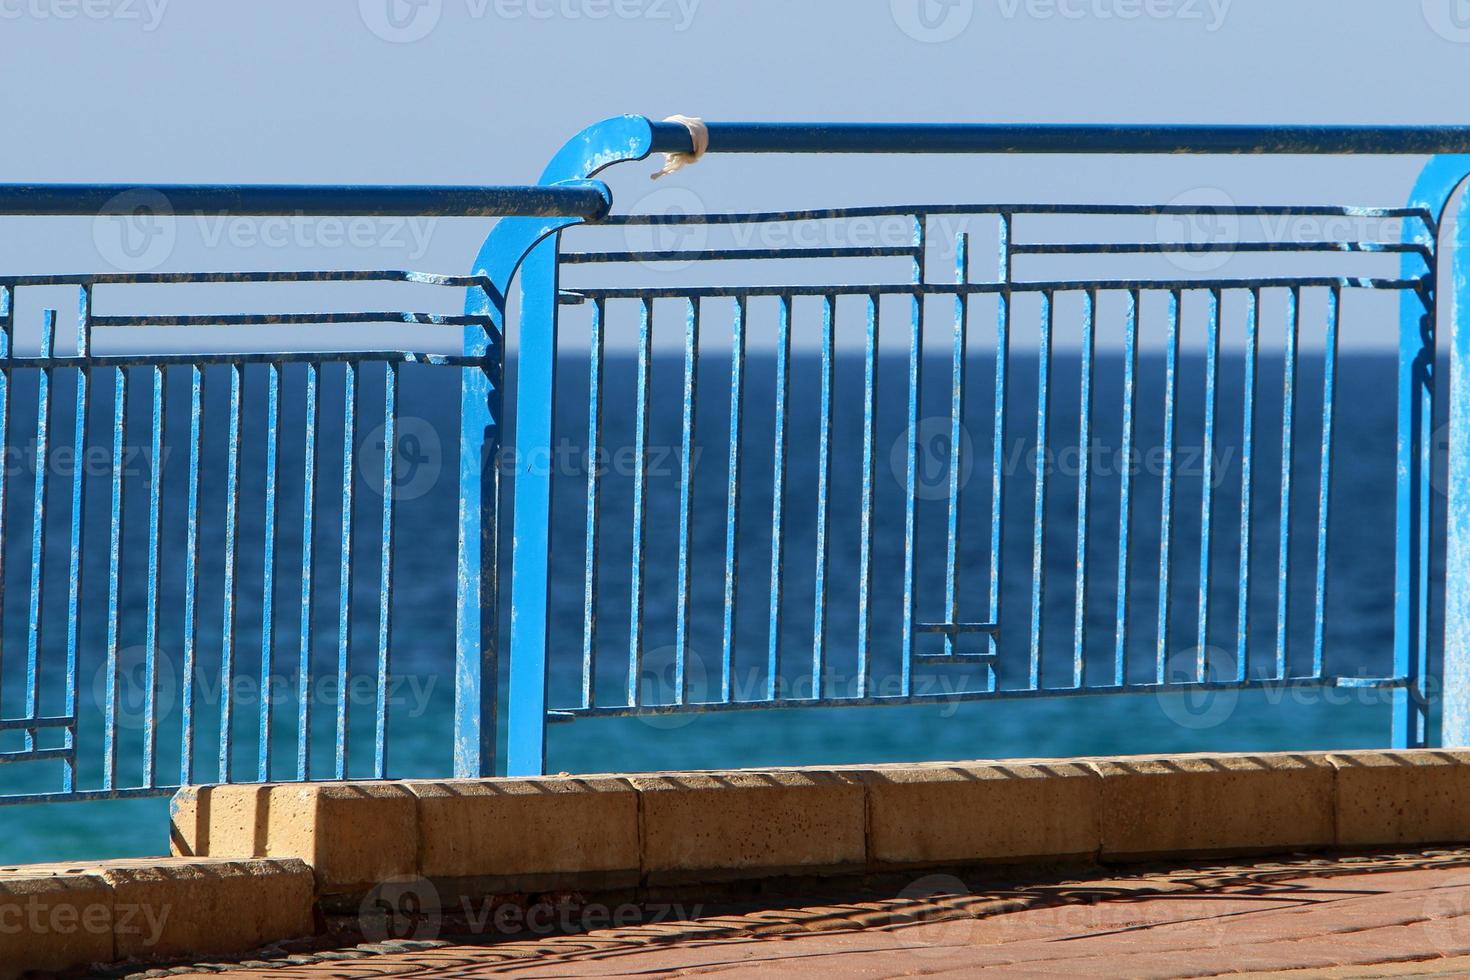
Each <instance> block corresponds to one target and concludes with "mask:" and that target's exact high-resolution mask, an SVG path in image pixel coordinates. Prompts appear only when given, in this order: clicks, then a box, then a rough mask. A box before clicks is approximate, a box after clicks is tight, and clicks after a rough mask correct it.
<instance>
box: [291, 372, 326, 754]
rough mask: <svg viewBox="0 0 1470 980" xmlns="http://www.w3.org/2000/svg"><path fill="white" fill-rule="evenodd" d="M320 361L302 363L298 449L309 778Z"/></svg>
mask: <svg viewBox="0 0 1470 980" xmlns="http://www.w3.org/2000/svg"><path fill="white" fill-rule="evenodd" d="M320 376H321V365H319V364H317V363H315V362H312V361H309V362H307V364H306V419H305V422H304V425H303V429H304V434H303V440H304V444H303V446H302V451H301V633H300V647H299V652H298V656H297V667H296V672H297V686H298V691H297V696H298V697H299V698H300V700H299V701H298V702H297V704H296V778H297V779H300V780H301V781H302V782H305V781H306V780H308V779H310V778H311V704H312V699H313V698H314V697H315V693H316V692H315V684H314V681H315V677H314V676H313V673H312V666H311V653H312V619H313V613H314V611H315V609H316V588H315V582H314V581H313V579H314V577H315V574H316V443H317V431H318V427H319V425H320V423H319V422H318V412H319V411H320V408H321V390H320V381H319V379H320Z"/></svg>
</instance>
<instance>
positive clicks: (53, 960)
mask: <svg viewBox="0 0 1470 980" xmlns="http://www.w3.org/2000/svg"><path fill="white" fill-rule="evenodd" d="M313 891H314V877H313V875H312V871H311V868H309V867H308V866H307V865H306V864H305V863H304V862H302V861H299V860H244V861H231V860H220V859H178V858H139V859H133V860H120V861H103V862H90V863H89V862H81V863H76V864H49V865H29V866H22V867H17V868H5V869H0V980H10V978H12V977H18V976H21V975H22V973H23V971H25V970H64V969H70V968H76V967H79V966H87V965H90V964H93V963H109V962H113V961H116V960H122V959H138V960H149V959H160V958H163V959H166V958H169V957H177V956H183V955H190V956H194V955H231V954H236V953H244V952H248V951H250V950H253V949H257V948H259V947H260V946H262V945H264V944H265V943H268V942H274V941H277V940H281V939H290V938H295V937H298V936H307V935H311V933H312V932H313V913H312V908H313V897H314V896H313ZM17 927H18V928H17Z"/></svg>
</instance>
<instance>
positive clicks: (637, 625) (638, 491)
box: [628, 299, 653, 705]
mask: <svg viewBox="0 0 1470 980" xmlns="http://www.w3.org/2000/svg"><path fill="white" fill-rule="evenodd" d="M652 370H653V306H652V303H651V302H650V301H649V300H646V299H644V300H640V301H639V303H638V395H637V398H638V403H637V406H636V407H635V410H634V412H635V414H634V419H633V458H634V464H633V465H634V466H635V469H634V471H633V561H632V570H631V575H632V581H631V583H630V587H629V595H630V599H631V603H632V608H631V609H630V611H629V625H628V704H629V705H636V704H639V703H640V701H639V695H640V691H639V687H640V685H641V683H642V679H643V592H644V581H643V572H644V546H645V544H646V542H647V539H648V527H647V511H648V412H649V405H648V400H649V392H650V385H649V381H650V378H649V375H650V373H651V371H652Z"/></svg>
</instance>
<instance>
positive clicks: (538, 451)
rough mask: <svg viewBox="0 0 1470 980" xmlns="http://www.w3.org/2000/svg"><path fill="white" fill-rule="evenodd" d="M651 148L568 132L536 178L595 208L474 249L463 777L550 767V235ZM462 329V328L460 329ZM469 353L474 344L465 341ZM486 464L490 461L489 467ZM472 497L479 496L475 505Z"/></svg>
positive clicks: (618, 136) (611, 127) (525, 220)
mask: <svg viewBox="0 0 1470 980" xmlns="http://www.w3.org/2000/svg"><path fill="white" fill-rule="evenodd" d="M652 149H653V133H652V129H651V127H650V125H649V123H648V120H646V119H644V118H642V117H640V116H624V117H620V118H616V119H609V120H607V121H605V122H602V123H598V124H597V125H595V126H592V127H590V128H588V129H587V130H584V131H583V132H582V133H580V134H578V135H577V136H576V137H574V138H573V139H572V140H570V141H569V142H568V143H567V144H566V145H565V146H564V147H562V149H561V151H560V152H559V153H558V154H557V155H556V156H555V157H554V158H553V159H552V161H551V163H550V164H548V165H547V167H546V170H545V172H544V173H543V174H542V177H541V184H542V185H543V186H550V185H560V186H562V187H572V186H576V187H590V188H595V189H596V190H597V191H598V193H599V194H600V195H601V197H602V201H603V207H602V209H601V210H600V211H599V212H597V213H595V214H587V215H581V216H573V217H551V218H540V217H534V218H533V217H519V218H507V219H505V220H503V221H501V222H500V223H499V224H497V225H496V226H495V228H494V230H493V231H492V232H491V234H490V236H489V238H488V239H487V240H486V242H485V244H484V246H483V247H482V248H481V250H480V255H479V257H478V258H477V260H476V263H475V275H478V276H482V277H484V279H485V286H484V287H483V288H482V289H474V290H471V293H472V296H471V303H472V304H473V303H474V301H475V297H474V294H479V295H480V296H481V297H482V298H484V297H488V302H485V303H484V305H483V306H482V307H481V308H480V309H479V310H472V312H488V314H489V316H490V318H491V319H492V320H493V321H494V322H495V324H496V325H497V327H498V328H499V329H498V330H497V331H496V336H494V337H492V338H491V351H490V358H489V360H490V361H492V362H493V363H494V365H495V369H494V371H493V372H491V373H489V374H487V375H486V377H485V378H484V379H483V380H477V378H478V376H477V375H476V374H475V373H473V372H468V371H467V372H466V377H467V380H466V382H465V385H464V394H463V398H462V405H461V412H462V415H461V426H460V427H461V436H460V567H459V622H458V649H457V651H456V658H457V663H456V671H455V774H456V775H457V776H460V777H473V776H488V775H495V774H496V770H497V768H498V769H499V770H500V771H501V772H503V773H504V774H505V775H511V776H527V775H540V774H541V773H542V772H543V771H544V770H545V767H546V712H547V698H546V668H547V656H546V654H547V641H548V630H549V627H550V618H549V611H550V601H549V600H550V596H549V588H550V580H549V575H550V567H551V566H550V557H551V479H552V467H551V460H552V452H551V450H552V444H551V439H552V431H551V424H552V416H553V413H554V405H555V403H554V389H555V380H556V378H555V364H556V318H557V239H556V233H557V232H558V231H559V230H560V229H562V228H564V227H566V226H568V225H572V224H577V223H579V222H581V221H582V220H584V219H586V218H591V219H593V220H595V219H597V218H600V217H602V215H604V214H606V213H607V210H608V209H610V208H611V207H612V197H611V194H610V192H609V191H608V190H607V187H606V186H605V185H603V184H601V183H599V182H594V181H588V180H587V178H589V177H591V176H592V175H593V174H595V173H596V172H597V171H599V170H601V169H602V168H603V167H606V166H610V165H611V164H614V163H620V162H623V161H626V160H641V159H643V158H644V157H646V156H648V154H649V153H650V152H651V151H652ZM518 270H519V271H520V273H521V279H520V284H521V304H520V322H519V325H518V330H517V332H516V336H517V348H516V359H515V360H516V425H515V435H514V440H513V445H514V451H513V455H512V456H510V457H509V458H511V459H513V460H514V462H515V469H514V471H513V475H512V477H511V478H512V479H513V480H514V481H515V483H514V486H515V505H514V513H513V514H512V517H511V520H512V540H513V542H514V543H513V545H512V549H511V583H510V588H511V596H510V637H509V643H510V649H509V655H510V665H509V684H508V692H507V697H506V700H505V703H504V705H503V706H502V705H500V703H499V699H500V691H499V689H498V686H497V671H498V666H497V659H496V656H495V649H496V643H497V624H496V618H495V601H496V600H495V596H496V594H497V593H496V590H495V585H496V571H495V554H496V547H495V543H496V540H497V534H496V527H497V522H498V520H499V517H498V515H497V513H496V507H495V504H496V501H497V500H498V492H497V490H496V489H495V488H494V487H495V481H496V480H497V478H498V474H499V468H498V463H499V456H500V450H501V445H500V438H499V436H500V429H499V419H500V404H499V397H500V391H501V387H502V386H501V383H500V373H501V371H502V368H503V364H504V359H505V355H504V352H503V342H504V339H505V337H506V333H505V330H504V327H505V306H506V304H505V300H504V297H506V296H507V295H508V294H509V290H510V283H511V280H512V279H513V278H514V277H515V275H516V273H517V271H518ZM466 336H467V338H469V336H470V335H469V334H467V335H466ZM466 352H467V353H474V352H475V350H474V349H473V348H472V347H471V346H470V345H469V343H468V340H467V346H466ZM486 467H494V469H492V470H490V471H488V472H487V469H486ZM476 502H478V506H476ZM502 710H503V711H504V714H505V718H506V752H505V759H504V763H503V764H502V765H500V766H498V767H497V766H496V765H495V761H494V759H495V739H496V717H497V713H498V712H499V711H502Z"/></svg>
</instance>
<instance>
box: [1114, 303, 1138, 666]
mask: <svg viewBox="0 0 1470 980" xmlns="http://www.w3.org/2000/svg"><path fill="white" fill-rule="evenodd" d="M1138 306H1139V292H1138V290H1136V289H1135V290H1133V291H1131V292H1130V293H1129V294H1128V307H1127V309H1126V310H1125V311H1124V314H1123V316H1124V322H1123V445H1122V447H1121V451H1120V453H1119V456H1118V459H1119V465H1118V608H1117V615H1116V617H1115V618H1116V624H1115V626H1114V633H1113V637H1114V645H1113V683H1114V684H1115V685H1117V686H1119V687H1121V686H1123V684H1124V683H1125V682H1126V681H1127V679H1128V546H1129V543H1130V537H1131V535H1132V532H1133V528H1132V520H1133V416H1134V412H1135V410H1136V409H1137V403H1138V395H1137V386H1136V384H1135V376H1136V375H1137V373H1138V318H1139V309H1138Z"/></svg>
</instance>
